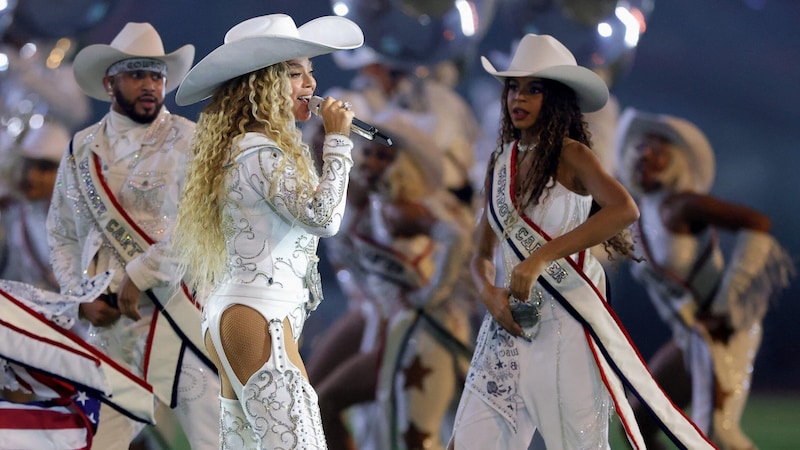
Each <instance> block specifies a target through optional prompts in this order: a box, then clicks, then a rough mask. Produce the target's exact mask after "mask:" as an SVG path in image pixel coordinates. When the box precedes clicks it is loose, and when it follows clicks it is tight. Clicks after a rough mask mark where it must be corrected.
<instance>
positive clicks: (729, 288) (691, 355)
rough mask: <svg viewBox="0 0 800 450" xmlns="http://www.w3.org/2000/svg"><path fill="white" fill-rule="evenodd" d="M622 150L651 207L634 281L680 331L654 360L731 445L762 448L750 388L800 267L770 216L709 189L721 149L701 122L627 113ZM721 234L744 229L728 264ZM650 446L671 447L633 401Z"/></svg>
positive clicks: (627, 176) (646, 207) (674, 394)
mask: <svg viewBox="0 0 800 450" xmlns="http://www.w3.org/2000/svg"><path fill="white" fill-rule="evenodd" d="M617 142H618V146H617V148H616V155H617V158H618V161H619V163H618V166H619V168H620V174H619V176H620V179H621V180H622V181H623V183H624V184H625V185H626V187H628V189H629V190H630V191H631V192H632V193H633V194H634V196H635V198H636V201H637V203H638V204H639V207H640V210H641V212H642V215H641V219H640V221H639V223H638V227H637V232H638V234H639V236H638V239H637V242H639V243H640V247H641V249H642V256H643V257H644V263H641V264H634V265H633V266H632V267H631V269H632V273H633V275H634V278H635V279H637V280H638V281H639V282H641V283H642V284H643V285H644V287H645V288H646V289H647V292H648V294H649V297H650V300H651V301H652V303H653V306H654V307H655V308H656V311H657V312H658V314H659V316H660V317H661V319H662V320H663V321H664V322H665V323H666V324H667V325H668V326H669V328H670V330H671V331H672V338H671V339H670V340H669V341H667V342H666V343H665V344H664V345H663V346H662V347H661V348H660V349H659V350H658V351H657V352H656V353H655V355H654V356H653V357H652V358H651V360H650V361H649V363H648V366H649V367H650V370H651V372H652V373H653V376H654V377H656V379H657V380H659V382H663V384H662V386H663V387H664V390H665V391H666V393H667V394H668V395H669V396H670V398H671V399H672V400H673V401H674V402H675V404H676V405H678V406H679V407H681V408H686V407H688V406H691V413H692V418H693V420H694V421H695V423H696V424H697V425H698V426H699V427H700V429H701V430H703V431H704V432H706V433H708V434H709V436H710V437H711V438H712V439H713V440H714V443H715V444H717V445H718V446H719V448H721V449H725V450H731V449H754V448H755V445H754V444H753V442H752V441H751V440H750V439H749V438H748V437H747V436H746V435H745V434H744V432H743V431H742V429H741V425H740V421H741V418H742V414H743V412H744V408H745V403H746V402H747V398H748V395H749V393H750V386H751V382H752V377H753V371H752V368H753V364H754V361H755V357H756V354H757V353H758V349H759V347H760V345H761V336H762V333H763V329H762V322H763V318H764V315H765V314H766V312H767V307H768V305H769V302H770V299H771V298H773V297H774V296H775V294H777V293H779V291H780V290H781V289H782V288H784V287H786V285H787V283H788V276H789V275H790V273H791V272H792V271H793V263H792V261H791V258H790V257H789V255H788V254H787V253H786V251H785V250H784V249H783V248H782V247H781V246H780V245H779V244H778V243H777V241H775V239H774V238H773V237H772V236H771V235H770V234H769V231H770V227H771V221H770V219H769V218H768V217H767V216H765V215H764V214H762V213H761V212H759V211H757V210H754V209H752V208H749V207H747V206H744V205H738V204H735V203H730V202H727V201H725V200H722V199H719V198H716V197H714V196H712V195H710V194H709V191H710V189H711V186H712V182H713V180H714V153H713V150H712V148H711V145H710V144H709V142H708V140H707V139H706V137H705V135H704V134H703V133H702V132H701V131H700V129H698V128H697V126H695V125H694V124H692V123H691V122H689V121H687V120H685V119H682V118H679V117H675V116H671V115H667V114H652V113H647V112H643V111H638V110H636V109H634V108H628V109H626V110H625V111H624V112H623V114H622V116H621V117H620V126H619V129H618V139H617ZM718 230H727V231H729V232H732V233H735V234H736V240H735V244H734V249H733V251H732V252H731V255H730V258H728V261H727V263H726V261H725V257H724V256H723V252H722V249H721V247H720V245H719V241H718V235H717V231H718ZM633 406H634V412H635V413H636V417H637V420H638V421H639V423H640V424H641V429H642V434H643V436H644V438H645V439H646V441H647V448H655V449H659V448H664V447H663V444H662V443H661V442H660V439H659V433H658V428H657V426H656V425H655V423H654V422H653V419H652V418H651V417H650V415H649V414H647V412H646V410H645V408H643V406H642V405H641V403H640V402H638V401H635V400H634V401H633Z"/></svg>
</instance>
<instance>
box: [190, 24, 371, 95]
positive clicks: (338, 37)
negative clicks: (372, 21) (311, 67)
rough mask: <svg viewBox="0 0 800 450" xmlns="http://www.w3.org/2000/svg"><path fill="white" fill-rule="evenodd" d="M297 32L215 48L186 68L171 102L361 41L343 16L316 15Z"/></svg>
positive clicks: (210, 92)
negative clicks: (274, 65) (258, 71)
mask: <svg viewBox="0 0 800 450" xmlns="http://www.w3.org/2000/svg"><path fill="white" fill-rule="evenodd" d="M297 31H298V35H299V38H294V37H287V36H254V37H249V38H243V39H240V40H237V41H233V42H229V43H227V44H223V45H221V46H220V47H217V48H216V49H215V50H213V51H212V52H211V53H209V54H208V55H207V56H206V57H205V58H203V59H202V60H201V61H200V62H199V63H197V65H195V66H194V67H193V68H192V69H191V70H190V71H189V73H188V74H187V75H186V77H185V78H184V79H183V81H182V82H181V85H180V87H179V88H178V92H177V93H176V94H175V102H176V103H177V104H178V105H181V106H186V105H191V104H192V103H197V102H199V101H202V100H205V99H207V98H208V97H210V96H211V95H212V94H213V93H214V91H215V90H216V89H217V88H219V87H220V86H221V85H222V84H223V83H225V82H226V81H228V80H230V79H232V78H236V77H238V76H240V75H244V74H246V73H249V72H253V71H255V70H259V69H262V68H264V67H268V66H271V65H273V64H277V63H279V62H283V61H289V60H291V59H294V58H300V57H307V58H313V57H315V56H320V55H325V54H328V53H332V52H335V51H337V50H351V49H354V48H358V47H360V46H361V45H362V44H363V43H364V35H363V33H362V32H361V29H360V28H359V27H358V25H356V24H355V23H354V22H352V21H350V20H349V19H345V18H343V17H336V16H326V17H320V18H317V19H314V20H312V21H310V22H308V23H306V24H304V25H302V26H300V27H298V28H297Z"/></svg>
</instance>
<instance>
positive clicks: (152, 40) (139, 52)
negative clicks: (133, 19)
mask: <svg viewBox="0 0 800 450" xmlns="http://www.w3.org/2000/svg"><path fill="white" fill-rule="evenodd" d="M110 47H113V48H115V49H117V50H119V51H121V52H123V53H128V54H131V55H136V56H164V55H165V52H164V44H163V43H162V42H161V37H159V35H158V33H157V32H156V31H155V29H153V28H152V26H148V25H147V24H128V25H127V26H125V28H123V30H122V31H121V32H120V33H119V34H118V35H117V36H116V37H115V38H114V40H113V41H111V44H110Z"/></svg>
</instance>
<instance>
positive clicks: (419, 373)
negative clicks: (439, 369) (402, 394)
mask: <svg viewBox="0 0 800 450" xmlns="http://www.w3.org/2000/svg"><path fill="white" fill-rule="evenodd" d="M431 372H433V369H430V368H428V367H425V366H424V365H423V364H422V360H421V359H420V357H419V355H417V356H415V357H414V360H413V361H412V362H411V365H410V366H408V367H406V368H405V369H403V375H405V378H406V382H405V384H404V385H403V389H406V388H409V387H416V388H418V389H419V390H420V391H423V392H424V388H423V383H424V382H425V377H427V376H428V374H429V373H431Z"/></svg>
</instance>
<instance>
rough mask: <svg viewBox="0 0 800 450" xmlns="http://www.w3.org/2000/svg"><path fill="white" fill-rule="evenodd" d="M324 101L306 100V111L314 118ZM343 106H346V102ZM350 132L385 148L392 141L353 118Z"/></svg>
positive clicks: (318, 98)
mask: <svg viewBox="0 0 800 450" xmlns="http://www.w3.org/2000/svg"><path fill="white" fill-rule="evenodd" d="M324 101H325V99H324V98H322V97H319V96H316V95H315V96H313V97H311V98H310V99H309V100H308V110H309V111H311V113H312V114H314V115H315V116H319V109H320V106H321V105H322V102H324ZM345 105H347V103H346V102H345ZM350 131H352V132H353V133H356V134H357V135H359V136H361V137H363V138H365V139H368V140H370V141H373V140H374V141H377V142H380V143H381V144H383V145H385V146H387V147H389V146H391V145H392V140H391V139H390V138H389V136H386V135H385V134H383V133H381V132H380V130H378V129H377V128H375V127H373V126H372V125H370V124H368V123H366V122H363V121H361V120H358V119H356V118H355V117H354V118H353V123H352V124H351V125H350Z"/></svg>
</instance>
